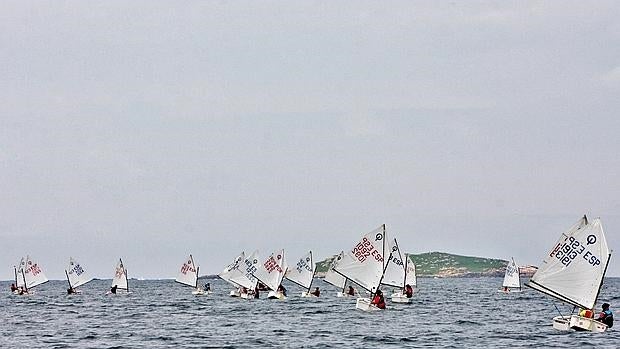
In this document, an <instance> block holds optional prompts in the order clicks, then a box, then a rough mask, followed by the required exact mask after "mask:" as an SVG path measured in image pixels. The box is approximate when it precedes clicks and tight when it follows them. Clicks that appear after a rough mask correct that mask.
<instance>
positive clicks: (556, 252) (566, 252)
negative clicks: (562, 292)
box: [550, 236, 601, 267]
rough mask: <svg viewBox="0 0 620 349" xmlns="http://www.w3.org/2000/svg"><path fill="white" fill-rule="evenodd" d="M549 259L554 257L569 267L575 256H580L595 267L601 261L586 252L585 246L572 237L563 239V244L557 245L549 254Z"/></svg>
mask: <svg viewBox="0 0 620 349" xmlns="http://www.w3.org/2000/svg"><path fill="white" fill-rule="evenodd" d="M550 256H551V257H555V258H557V259H559V260H560V262H561V263H562V264H564V265H565V266H567V267H568V266H569V265H570V264H571V263H572V262H573V260H575V258H577V256H582V257H583V259H585V260H586V261H587V262H588V263H589V264H590V265H592V266H597V265H600V264H601V260H600V259H599V258H598V257H597V256H595V255H594V254H593V253H592V252H590V251H589V250H586V246H585V245H584V244H582V243H580V242H579V241H577V240H576V239H575V238H574V237H572V236H569V237H567V238H566V239H564V243H563V244H562V243H558V245H557V246H556V247H555V248H554V249H553V251H552V252H551V254H550Z"/></svg>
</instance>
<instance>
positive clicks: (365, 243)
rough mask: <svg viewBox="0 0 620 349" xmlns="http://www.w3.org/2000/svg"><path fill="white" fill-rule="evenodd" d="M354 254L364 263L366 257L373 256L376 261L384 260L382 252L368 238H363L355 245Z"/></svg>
mask: <svg viewBox="0 0 620 349" xmlns="http://www.w3.org/2000/svg"><path fill="white" fill-rule="evenodd" d="M352 252H353V255H354V256H355V258H357V260H358V261H359V262H360V263H364V261H366V258H368V257H370V256H372V257H373V258H374V259H375V260H376V261H378V262H383V256H382V255H381V252H379V251H378V250H377V249H376V248H375V247H374V246H373V245H372V243H371V242H370V240H368V239H367V238H365V237H364V238H363V239H362V241H360V242H359V243H358V244H357V245H355V247H353V251H352Z"/></svg>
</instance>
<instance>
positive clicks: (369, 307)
mask: <svg viewBox="0 0 620 349" xmlns="http://www.w3.org/2000/svg"><path fill="white" fill-rule="evenodd" d="M355 309H359V310H361V311H366V312H373V311H378V310H381V309H379V308H377V306H375V305H374V304H371V303H370V298H358V299H357V302H356V303H355Z"/></svg>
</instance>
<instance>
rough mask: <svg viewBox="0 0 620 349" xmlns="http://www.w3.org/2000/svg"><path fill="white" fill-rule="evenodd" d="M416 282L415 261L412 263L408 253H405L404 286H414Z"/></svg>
mask: <svg viewBox="0 0 620 349" xmlns="http://www.w3.org/2000/svg"><path fill="white" fill-rule="evenodd" d="M417 283H418V280H417V278H416V275H415V263H413V261H412V260H411V258H410V257H409V255H408V254H405V286H406V285H410V286H411V287H416V286H417Z"/></svg>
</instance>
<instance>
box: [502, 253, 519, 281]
mask: <svg viewBox="0 0 620 349" xmlns="http://www.w3.org/2000/svg"><path fill="white" fill-rule="evenodd" d="M502 286H503V287H509V288H521V277H520V275H519V266H517V263H515V260H514V258H511V259H510V261H509V262H508V265H506V273H505V274H504V282H503V283H502Z"/></svg>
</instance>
